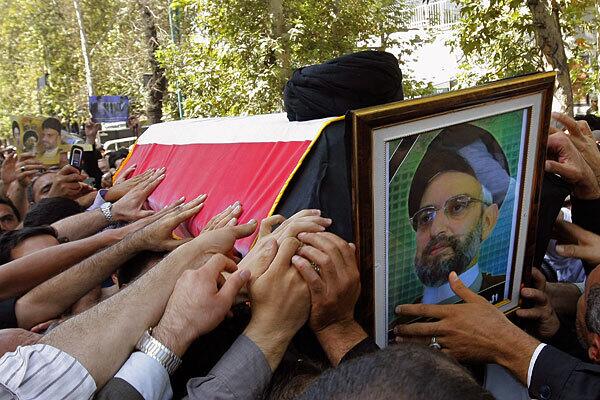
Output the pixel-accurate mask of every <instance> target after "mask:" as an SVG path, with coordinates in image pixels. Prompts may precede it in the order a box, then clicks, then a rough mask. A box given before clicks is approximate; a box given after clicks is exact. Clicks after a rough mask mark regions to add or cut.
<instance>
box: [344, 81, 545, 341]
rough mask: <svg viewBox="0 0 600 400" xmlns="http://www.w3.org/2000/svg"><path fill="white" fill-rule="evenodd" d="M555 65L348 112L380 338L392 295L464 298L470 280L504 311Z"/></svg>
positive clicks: (362, 242) (513, 300)
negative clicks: (451, 279) (455, 286)
mask: <svg viewBox="0 0 600 400" xmlns="http://www.w3.org/2000/svg"><path fill="white" fill-rule="evenodd" d="M554 80H555V74H554V73H540V74H533V75H528V76H523V77H518V78H513V79H508V80H503V81H498V82H494V83H491V84H488V85H484V86H480V87H476V88H471V89H465V90H460V91H456V92H449V93H445V94H442V95H437V96H432V97H427V98H421V99H415V100H410V101H403V102H397V103H391V104H386V105H383V106H375V107H370V108H365V109H361V110H357V111H352V112H350V114H349V117H350V121H351V123H348V124H347V129H349V130H351V131H352V132H351V137H352V141H353V144H352V151H353V157H352V158H353V161H352V162H353V165H352V180H353V185H352V186H353V209H354V224H355V225H354V228H355V236H356V238H355V239H356V242H357V248H358V253H359V254H358V256H359V260H360V265H361V281H362V288H363V291H362V294H361V298H360V301H359V304H358V310H357V311H358V317H359V319H360V320H361V322H362V323H363V326H365V327H366V328H367V329H368V330H370V333H371V334H372V335H373V336H374V337H375V340H376V342H377V344H378V345H380V346H385V345H387V343H389V342H390V341H391V340H393V339H394V337H393V327H394V326H395V325H396V324H400V323H408V322H412V321H411V320H410V319H401V318H398V317H397V316H396V314H395V312H394V309H395V307H396V306H397V305H399V304H407V303H426V304H452V303H457V302H459V301H460V298H458V297H457V296H456V295H455V294H454V293H453V292H452V290H451V288H450V286H449V284H448V275H449V273H450V272H451V271H455V272H456V273H457V274H458V275H459V277H460V278H461V280H462V281H463V282H464V283H465V285H466V286H468V287H469V288H471V289H472V290H473V291H475V292H477V293H479V294H480V295H481V296H483V297H485V298H486V299H487V300H488V301H490V302H491V303H492V304H494V305H496V306H497V307H498V308H499V309H500V310H501V311H503V312H506V313H508V312H511V311H513V310H515V309H516V308H517V307H519V304H520V297H519V290H520V287H521V284H522V283H526V282H527V281H528V279H529V278H530V273H531V271H530V268H531V267H530V266H531V262H532V260H533V256H534V251H535V227H536V222H537V213H538V206H539V193H540V188H541V181H542V177H543V172H544V162H545V154H546V142H547V136H548V129H549V123H550V113H551V105H552V95H553V90H554Z"/></svg>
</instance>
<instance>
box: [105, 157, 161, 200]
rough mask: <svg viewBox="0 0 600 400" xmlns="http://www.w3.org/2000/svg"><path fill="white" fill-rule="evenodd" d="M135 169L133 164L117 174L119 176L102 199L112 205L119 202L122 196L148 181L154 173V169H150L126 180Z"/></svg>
mask: <svg viewBox="0 0 600 400" xmlns="http://www.w3.org/2000/svg"><path fill="white" fill-rule="evenodd" d="M135 168H136V166H135V164H134V165H132V166H130V167H128V168H127V169H126V170H125V171H123V172H122V173H120V174H119V176H118V177H117V179H116V180H115V183H114V185H113V186H112V187H111V188H110V189H108V191H107V192H106V195H105V196H104V199H105V200H106V201H110V202H113V203H114V202H115V201H118V200H120V199H121V198H122V197H123V196H125V195H126V194H127V193H129V191H130V190H133V188H135V187H136V186H137V185H139V184H140V183H142V182H143V181H145V180H147V179H149V178H150V177H151V176H152V174H154V173H155V172H156V170H155V169H153V168H151V169H149V170H147V171H146V172H144V173H143V174H140V175H137V176H134V177H133V178H130V179H127V177H128V176H129V175H131V173H132V172H133V171H134V170H135Z"/></svg>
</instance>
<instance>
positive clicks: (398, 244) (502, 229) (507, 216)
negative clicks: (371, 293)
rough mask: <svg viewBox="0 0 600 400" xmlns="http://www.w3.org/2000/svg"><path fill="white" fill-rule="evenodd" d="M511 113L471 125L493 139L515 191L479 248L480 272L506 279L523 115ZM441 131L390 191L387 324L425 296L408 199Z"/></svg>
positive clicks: (414, 152)
mask: <svg viewBox="0 0 600 400" xmlns="http://www.w3.org/2000/svg"><path fill="white" fill-rule="evenodd" d="M524 112H525V110H518V111H511V112H508V113H504V114H499V115H496V116H492V117H486V118H482V119H479V120H475V121H471V122H470V123H471V124H473V125H477V126H479V127H481V128H483V129H485V130H487V131H488V132H490V133H491V134H492V136H494V138H495V139H496V140H497V141H498V143H499V144H500V146H501V147H502V149H503V150H504V154H505V155H506V158H507V160H508V165H509V169H510V176H511V178H513V179H511V181H512V182H511V183H512V184H511V185H510V187H509V190H508V193H507V195H506V198H505V200H504V202H503V204H502V207H501V208H500V213H499V216H498V222H497V224H496V227H495V228H494V231H493V232H492V234H491V235H490V237H489V238H488V239H487V240H485V241H484V242H483V244H482V246H481V253H480V258H479V266H480V268H481V270H482V272H487V273H490V274H492V275H505V274H506V267H507V260H508V256H509V254H508V253H509V250H510V237H511V226H512V217H513V209H514V191H515V187H514V180H516V178H517V172H518V164H519V152H520V146H521V133H522V126H523V113H524ZM440 131H441V129H437V130H435V131H430V132H426V133H422V134H420V135H419V137H418V139H417V141H416V142H415V144H414V146H413V148H412V149H411V151H410V152H409V153H408V154H407V155H406V158H405V159H404V160H403V161H402V164H401V166H400V168H399V169H398V172H397V173H396V175H395V176H394V178H393V180H392V182H390V186H389V209H388V219H389V232H388V235H389V236H388V244H389V250H388V266H389V269H388V274H389V276H388V320H389V321H393V320H394V307H395V306H396V305H398V304H404V303H413V302H414V301H415V300H416V299H417V298H418V297H420V296H421V295H422V294H423V285H422V284H421V282H420V281H419V279H418V278H417V275H416V274H415V273H414V255H415V232H414V231H413V229H412V227H411V225H410V221H409V215H408V193H409V191H410V185H411V182H412V178H413V175H414V172H415V170H416V169H417V167H418V165H419V163H420V162H421V159H422V158H423V155H424V152H425V150H426V149H427V146H428V145H429V143H431V141H432V140H433V139H434V138H435V137H436V136H437V134H438V133H439V132H440ZM400 141H401V139H395V140H392V141H390V142H388V144H389V152H388V154H390V155H391V154H393V151H394V149H396V148H397V147H398V145H399V144H400Z"/></svg>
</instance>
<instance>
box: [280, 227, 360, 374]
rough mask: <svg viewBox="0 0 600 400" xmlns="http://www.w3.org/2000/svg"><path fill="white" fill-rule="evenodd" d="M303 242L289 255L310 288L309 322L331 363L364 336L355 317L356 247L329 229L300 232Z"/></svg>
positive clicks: (334, 362)
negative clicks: (328, 230)
mask: <svg viewBox="0 0 600 400" xmlns="http://www.w3.org/2000/svg"><path fill="white" fill-rule="evenodd" d="M298 238H299V239H300V240H301V241H302V242H303V244H304V245H303V246H302V247H300V249H298V251H297V255H295V256H294V257H293V258H292V263H293V264H294V266H295V267H296V268H297V269H298V271H299V272H300V275H302V277H303V278H304V280H305V281H306V283H307V284H308V288H309V289H310V302H311V309H310V318H309V320H308V324H309V326H310V327H311V329H312V330H313V331H314V332H315V334H316V336H317V339H318V340H319V343H320V344H321V346H322V347H323V349H324V350H325V352H326V353H327V356H328V357H329V360H330V361H331V363H332V364H333V365H337V364H339V362H340V360H341V359H342V358H343V357H344V355H345V354H346V353H347V352H348V351H350V349H352V348H353V347H354V346H356V345H357V344H358V343H360V342H361V341H362V340H364V339H365V338H366V337H367V334H366V332H365V331H364V330H363V329H362V328H361V327H360V325H359V324H358V323H357V322H356V321H355V320H354V307H355V306H356V302H357V301H358V296H359V295H360V276H359V272H358V265H357V263H356V255H355V252H356V247H355V246H354V245H353V244H350V243H347V242H346V241H345V240H343V239H341V238H340V237H338V236H336V235H334V234H333V233H329V232H320V233H300V234H299V235H298Z"/></svg>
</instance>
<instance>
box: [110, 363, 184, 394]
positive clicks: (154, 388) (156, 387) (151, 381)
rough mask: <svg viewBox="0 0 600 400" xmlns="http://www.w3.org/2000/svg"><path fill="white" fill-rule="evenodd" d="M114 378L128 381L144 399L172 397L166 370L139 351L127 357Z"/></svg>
mask: <svg viewBox="0 0 600 400" xmlns="http://www.w3.org/2000/svg"><path fill="white" fill-rule="evenodd" d="M115 378H121V379H123V380H124V381H126V382H127V383H129V384H130V385H131V386H133V387H134V388H135V390H137V391H138V393H139V394H141V395H142V397H143V398H144V399H146V400H149V399H152V400H169V399H171V398H172V397H173V390H172V389H171V382H170V381H169V374H168V373H167V370H166V369H165V368H164V367H163V366H162V365H161V364H160V363H159V362H158V361H156V360H155V359H154V358H152V357H150V356H148V355H146V354H144V353H142V352H141V351H136V352H135V353H133V354H132V355H131V356H130V357H129V359H127V361H126V362H125V364H123V366H122V367H121V369H120V370H119V372H117V374H116V375H115Z"/></svg>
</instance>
